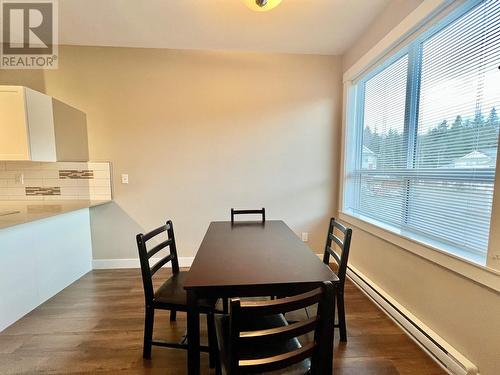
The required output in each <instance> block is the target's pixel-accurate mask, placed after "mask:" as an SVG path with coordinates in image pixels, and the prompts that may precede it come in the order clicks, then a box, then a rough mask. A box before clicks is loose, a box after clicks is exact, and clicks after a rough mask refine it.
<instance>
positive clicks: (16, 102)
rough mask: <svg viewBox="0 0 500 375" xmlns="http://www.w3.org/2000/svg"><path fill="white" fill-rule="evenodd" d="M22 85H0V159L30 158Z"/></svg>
mask: <svg viewBox="0 0 500 375" xmlns="http://www.w3.org/2000/svg"><path fill="white" fill-rule="evenodd" d="M29 159H30V153H29V145H28V130H27V125H26V111H25V101H24V93H23V88H22V87H9V86H2V87H0V160H29Z"/></svg>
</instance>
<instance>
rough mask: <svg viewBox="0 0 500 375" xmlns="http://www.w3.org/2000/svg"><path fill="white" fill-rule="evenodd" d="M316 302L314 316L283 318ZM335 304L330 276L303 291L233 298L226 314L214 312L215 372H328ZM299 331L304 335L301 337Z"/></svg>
mask: <svg viewBox="0 0 500 375" xmlns="http://www.w3.org/2000/svg"><path fill="white" fill-rule="evenodd" d="M316 303H318V310H317V314H316V315H315V316H312V317H310V318H308V319H306V320H302V321H298V322H294V323H291V324H289V323H288V322H287V320H286V319H285V316H284V314H285V313H287V312H290V311H295V310H298V309H302V308H305V307H307V306H311V305H314V304H316ZM334 308H335V291H334V287H333V284H332V283H331V282H330V281H327V282H324V283H322V285H321V286H320V287H319V288H317V289H315V290H312V291H309V292H307V293H304V294H300V295H296V296H293V297H285V298H281V299H276V300H272V301H270V300H266V301H241V300H240V299H231V311H230V314H229V315H217V316H216V323H215V325H216V331H217V341H218V345H219V346H218V348H219V353H218V354H219V355H218V358H219V361H218V362H217V366H216V373H217V374H224V375H233V374H249V373H268V372H271V373H275V372H274V371H277V370H283V369H286V370H285V371H284V372H280V373H286V374H314V375H316V374H322V375H327V374H331V373H332V361H331V354H330V353H331V352H332V351H333V324H334V318H333V316H334ZM308 334H309V335H308ZM305 335H307V336H305ZM299 337H305V339H302V340H301V341H299ZM329 354H330V355H329Z"/></svg>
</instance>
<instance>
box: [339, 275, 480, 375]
mask: <svg viewBox="0 0 500 375" xmlns="http://www.w3.org/2000/svg"><path fill="white" fill-rule="evenodd" d="M347 275H348V277H349V278H350V279H351V280H352V282H353V283H354V284H355V285H356V286H357V287H358V288H359V289H360V290H361V291H362V292H363V293H364V294H366V295H367V296H368V297H369V298H370V299H371V300H372V301H373V302H375V303H376V304H377V305H378V306H379V307H380V308H381V309H382V311H384V312H385V313H386V314H387V315H388V316H389V318H391V319H392V320H393V321H394V322H395V323H396V324H398V325H399V326H400V327H401V328H402V329H403V330H404V331H405V333H406V334H407V335H408V336H410V338H411V339H412V340H413V341H415V342H416V343H417V344H418V345H419V346H420V347H421V348H422V349H424V350H425V351H426V352H427V353H428V354H429V355H430V356H431V357H432V358H433V359H434V360H435V361H436V362H437V363H438V364H439V365H441V367H443V368H444V369H445V370H446V371H448V372H449V373H450V374H454V375H478V369H477V367H476V366H475V365H474V364H473V363H471V362H470V361H469V360H468V359H467V358H465V357H464V356H463V355H462V354H461V353H459V352H458V351H457V350H456V349H455V348H453V347H452V346H451V345H449V344H448V343H447V342H446V341H445V340H444V339H443V338H441V337H440V336H439V335H438V334H437V333H435V332H434V331H432V330H431V329H430V328H429V327H427V326H426V325H425V324H424V323H422V322H421V321H419V320H418V319H417V318H416V317H415V316H414V315H413V314H411V313H410V312H409V311H408V310H406V309H405V308H404V307H402V306H401V305H400V304H399V303H397V302H396V301H395V300H394V299H393V298H392V297H390V296H389V295H388V294H387V293H385V292H384V291H383V290H382V289H381V288H379V287H378V286H377V285H376V284H375V283H373V282H372V281H371V280H370V279H369V278H367V277H366V276H365V275H363V274H362V273H361V272H359V271H358V270H357V269H356V268H355V267H352V266H349V267H348V270H347Z"/></svg>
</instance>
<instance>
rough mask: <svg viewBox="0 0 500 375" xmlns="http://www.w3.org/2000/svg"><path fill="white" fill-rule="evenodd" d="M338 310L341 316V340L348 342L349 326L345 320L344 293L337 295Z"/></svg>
mask: <svg viewBox="0 0 500 375" xmlns="http://www.w3.org/2000/svg"><path fill="white" fill-rule="evenodd" d="M337 311H338V316H339V330H340V341H342V342H347V327H346V321H345V307H344V293H339V294H338V295H337Z"/></svg>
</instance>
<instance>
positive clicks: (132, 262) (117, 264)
mask: <svg viewBox="0 0 500 375" xmlns="http://www.w3.org/2000/svg"><path fill="white" fill-rule="evenodd" d="M160 259H161V258H151V259H150V264H154V263H156V262H158V261H159V260H160ZM193 259H194V257H179V267H182V268H183V267H191V264H192V263H193ZM169 264H170V263H169ZM140 267H141V264H140V262H139V258H129V259H93V260H92V269H94V270H108V269H117V268H140ZM165 267H168V265H166V266H165Z"/></svg>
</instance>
